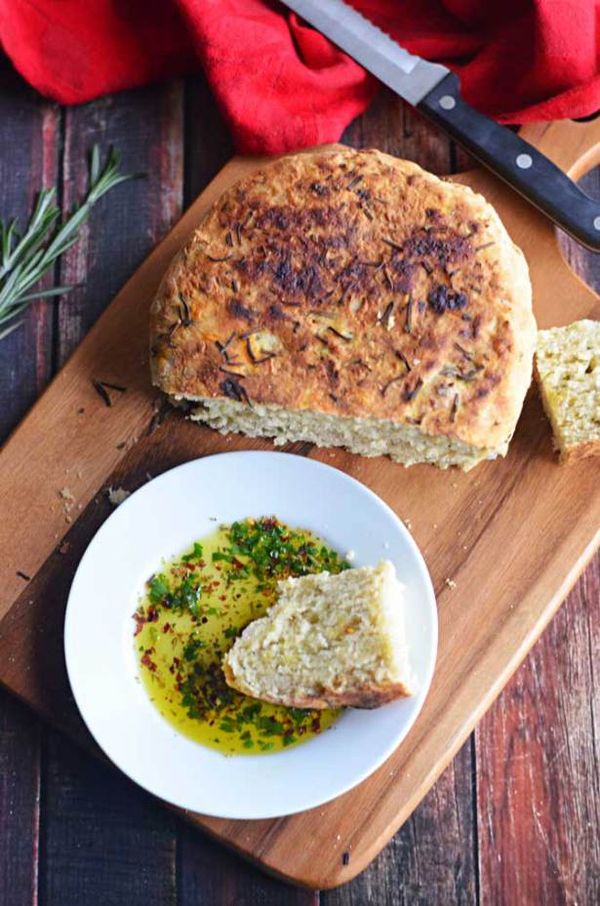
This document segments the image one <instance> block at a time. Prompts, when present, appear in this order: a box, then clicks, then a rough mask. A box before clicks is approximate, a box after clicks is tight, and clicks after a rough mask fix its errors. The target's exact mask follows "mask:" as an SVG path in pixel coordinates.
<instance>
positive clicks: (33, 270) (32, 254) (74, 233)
mask: <svg viewBox="0 0 600 906" xmlns="http://www.w3.org/2000/svg"><path fill="white" fill-rule="evenodd" d="M119 159H120V158H119V154H118V152H117V151H115V150H114V149H113V148H110V149H109V152H108V157H107V158H106V162H105V163H104V166H102V164H101V161H100V150H99V148H98V145H94V147H93V149H92V153H91V155H90V170H89V186H88V190H87V192H86V194H85V196H84V198H83V200H82V201H81V202H80V204H79V205H77V206H76V207H75V208H74V209H73V210H72V211H71V213H70V214H69V215H68V217H67V218H66V219H65V220H64V221H63V222H62V223H59V218H60V209H59V208H58V207H57V206H56V189H54V188H51V189H42V190H41V192H40V193H39V195H38V197H37V200H36V203H35V206H34V209H33V212H32V214H31V216H30V218H29V222H28V224H27V227H26V229H25V232H24V233H23V234H22V235H21V234H20V233H19V231H18V228H17V221H16V219H13V220H11V221H10V222H7V223H4V222H3V221H2V220H0V340H1V339H3V338H4V337H6V336H7V335H8V334H9V333H12V331H13V330H16V328H17V327H18V326H19V325H20V324H21V323H22V322H21V321H16V322H15V323H13V324H10V326H9V327H5V328H4V329H3V330H2V329H1V328H2V325H4V324H7V323H8V322H10V321H13V320H14V318H16V317H17V316H18V315H20V314H21V312H22V311H24V310H25V309H26V308H27V306H28V305H29V304H30V303H31V302H33V301H34V299H48V298H50V297H51V296H60V295H62V294H63V293H67V292H69V290H70V289H72V287H71V286H53V287H52V288H51V289H42V290H35V289H34V287H35V285H36V284H37V283H38V282H39V281H40V280H41V278H42V277H43V276H44V274H46V273H47V272H48V271H49V270H50V269H51V268H52V266H53V265H54V264H55V262H56V261H57V259H58V258H59V257H60V256H61V255H62V254H63V252H66V251H67V249H70V248H71V246H72V245H74V244H75V243H76V242H77V240H78V239H79V228H80V227H81V225H82V224H83V222H84V220H85V219H86V218H87V216H88V215H89V213H90V211H91V209H92V207H93V206H94V205H95V204H96V202H97V201H98V200H99V199H100V198H102V196H103V195H105V194H106V193H107V192H108V191H110V189H114V187H115V186H117V185H119V183H121V182H125V180H127V179H132V178H133V177H134V176H136V175H138V174H133V173H119ZM31 290H32V291H31Z"/></svg>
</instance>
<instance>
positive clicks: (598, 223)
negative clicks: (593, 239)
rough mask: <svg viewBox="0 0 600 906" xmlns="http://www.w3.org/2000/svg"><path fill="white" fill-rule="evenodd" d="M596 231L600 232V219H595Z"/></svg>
mask: <svg viewBox="0 0 600 906" xmlns="http://www.w3.org/2000/svg"><path fill="white" fill-rule="evenodd" d="M594 229H595V230H600V217H594Z"/></svg>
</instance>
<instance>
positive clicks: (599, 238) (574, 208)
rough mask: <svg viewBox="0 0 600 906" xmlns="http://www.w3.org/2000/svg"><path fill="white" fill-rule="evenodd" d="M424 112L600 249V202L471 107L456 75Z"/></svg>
mask: <svg viewBox="0 0 600 906" xmlns="http://www.w3.org/2000/svg"><path fill="white" fill-rule="evenodd" d="M418 109H419V110H421V111H422V112H423V113H425V114H426V115H427V116H428V117H429V118H430V119H432V120H433V121H434V122H435V123H438V124H439V125H440V126H441V127H442V128H443V129H444V130H445V131H446V132H448V133H449V135H451V136H452V138H454V139H455V140H456V141H457V142H459V143H460V144H461V145H463V146H464V147H465V148H466V149H467V150H468V151H470V153H471V154H473V155H474V156H475V157H477V158H478V159H479V160H480V161H481V162H482V163H483V164H485V165H486V166H487V167H489V169H490V170H493V171H494V173H496V175H497V176H500V177H501V178H502V179H503V180H504V181H505V182H507V183H508V184H509V185H510V186H512V188H513V189H516V190H517V192H520V194H521V195H523V197H524V198H526V199H527V201H530V202H531V203H532V204H534V205H535V206H536V207H537V208H539V210H540V211H542V213H544V214H546V216H547V217H550V219H551V220H553V221H554V222H555V223H556V224H557V225H558V226H559V227H561V228H562V229H563V230H566V232H567V233H569V234H570V235H571V236H573V238H574V239H577V240H578V241H579V242H582V243H583V244H584V245H586V246H587V247H588V248H590V249H593V251H595V252H597V251H600V202H597V201H594V199H592V198H590V197H589V196H588V195H586V194H585V192H582V191H581V189H580V188H579V187H578V186H577V185H576V184H575V183H574V182H573V180H571V179H569V177H568V176H567V175H566V174H565V173H563V171H562V170H560V169H559V168H558V167H557V166H556V164H553V163H552V161H550V160H548V158H547V157H545V156H544V155H543V154H541V153H540V152H539V151H537V150H536V148H534V147H533V146H532V145H530V144H529V143H528V142H526V141H524V140H523V139H522V138H519V136H518V135H517V134H516V133H515V132H511V130H510V129H507V128H506V127H505V126H500V125H498V123H495V122H494V121H493V120H491V119H489V118H488V117H487V116H484V115H483V114H482V113H479V112H478V111H477V110H475V109H474V108H473V107H470V106H469V105H468V104H467V103H466V102H465V101H464V100H463V99H462V97H461V95H460V83H459V81H458V78H457V76H456V75H454V73H450V75H447V76H446V77H445V78H444V79H442V81H441V82H439V84H438V85H436V87H435V88H434V89H433V91H430V92H429V94H428V95H426V97H425V98H423V100H422V101H421V102H420V104H419V105H418Z"/></svg>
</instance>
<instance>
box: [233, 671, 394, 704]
mask: <svg viewBox="0 0 600 906" xmlns="http://www.w3.org/2000/svg"><path fill="white" fill-rule="evenodd" d="M223 673H224V674H225V680H226V682H227V685H228V686H231V687H232V689H237V691H238V692H242V693H243V694H244V695H249V696H251V697H252V698H256V695H255V694H254V692H253V690H252V689H250V688H249V687H248V686H246V685H245V683H243V682H242V681H240V679H239V678H238V677H236V676H235V675H234V673H233V671H232V669H231V667H230V665H229V664H228V663H227V661H224V662H223ZM410 695H412V692H411V691H410V689H409V688H408V687H407V686H405V685H404V683H386V684H385V685H381V686H375V685H369V686H363V687H362V688H360V689H355V690H353V691H351V692H343V693H341V692H336V691H335V690H334V689H323V690H322V691H321V692H320V693H319V695H291V696H289V697H285V696H283V697H281V698H279V697H277V696H270V695H269V694H268V693H267V694H264V695H263V694H261V696H260V700H261V701H265V702H271V703H272V704H274V705H284V706H285V707H287V708H317V709H319V710H321V709H323V708H379V707H380V706H381V705H385V704H387V703H388V702H392V701H395V700H396V699H397V698H406V697H408V696H410Z"/></svg>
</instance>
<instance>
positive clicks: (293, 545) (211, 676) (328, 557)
mask: <svg viewBox="0 0 600 906" xmlns="http://www.w3.org/2000/svg"><path fill="white" fill-rule="evenodd" d="M348 566H349V564H348V563H346V562H345V561H344V560H343V559H342V558H341V557H340V556H339V555H338V554H337V553H336V552H335V551H334V550H332V549H331V548H329V547H328V546H327V545H326V544H324V543H323V542H322V541H321V540H320V539H319V538H316V537H315V536H314V535H312V534H311V533H310V532H307V531H302V530H297V529H291V528H289V527H288V526H287V525H284V524H283V523H281V522H279V521H278V520H277V519H275V518H274V517H270V518H262V519H245V520H243V521H240V522H234V523H233V524H232V525H230V526H221V528H219V529H218V530H217V531H216V532H214V533H213V534H212V535H210V536H208V537H207V538H203V539H202V540H201V542H195V544H194V545H193V546H192V547H191V548H190V550H188V551H186V552H185V553H184V554H183V555H182V556H180V557H179V558H177V559H175V560H173V561H172V562H171V563H168V564H165V566H164V568H163V570H162V571H161V572H160V573H156V574H155V575H154V576H152V577H151V578H150V579H149V580H148V582H147V588H146V594H145V595H144V598H143V600H142V601H141V602H140V606H139V607H138V609H137V611H136V613H135V614H134V620H135V624H136V627H135V650H136V655H137V658H138V662H139V669H140V676H141V678H142V680H143V683H144V686H145V688H146V690H147V691H148V694H149V696H150V698H151V699H152V701H153V702H154V703H155V705H156V706H157V708H158V710H159V711H160V713H161V714H162V715H163V716H164V717H165V718H166V719H167V720H168V721H169V722H170V723H171V724H173V725H174V726H175V727H176V728H177V729H178V730H179V731H180V732H182V733H184V734H185V735H186V736H189V737H191V738H192V739H194V740H196V741H197V742H200V743H203V744H204V745H206V746H209V747H210V748H214V749H218V750H219V751H221V752H223V753H225V754H229V755H232V754H237V755H240V754H241V755H255V754H260V753H263V752H273V751H279V750H282V749H284V748H287V747H288V746H293V745H297V744H298V743H301V742H303V741H305V740H307V739H310V738H311V737H312V736H315V735H316V734H318V733H320V732H322V731H323V730H325V729H326V728H327V727H329V726H331V724H333V723H334V722H335V720H336V719H337V717H338V714H339V711H317V710H302V709H299V708H284V707H280V706H277V705H271V704H268V703H266V702H259V701H256V700H255V699H252V698H249V697H248V696H245V695H242V694H240V693H239V692H236V691H235V690H233V689H231V688H230V687H229V686H228V685H227V683H226V682H225V677H224V675H223V671H222V669H221V660H222V657H223V655H224V654H225V652H226V651H227V650H228V649H229V648H230V647H231V645H232V644H233V643H234V641H235V639H236V638H237V637H238V635H239V634H240V633H241V632H242V630H243V629H244V627H245V626H246V625H247V624H248V623H249V622H250V621H251V620H254V619H256V618H257V617H260V616H262V615H263V614H264V613H265V612H266V611H267V609H268V608H269V607H270V606H271V604H273V603H274V602H275V599H276V591H277V582H278V581H279V580H280V579H284V578H286V577H288V576H302V575H306V574H307V573H314V572H322V571H323V570H328V571H329V572H331V573H338V572H340V571H341V570H343V569H348Z"/></svg>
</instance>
